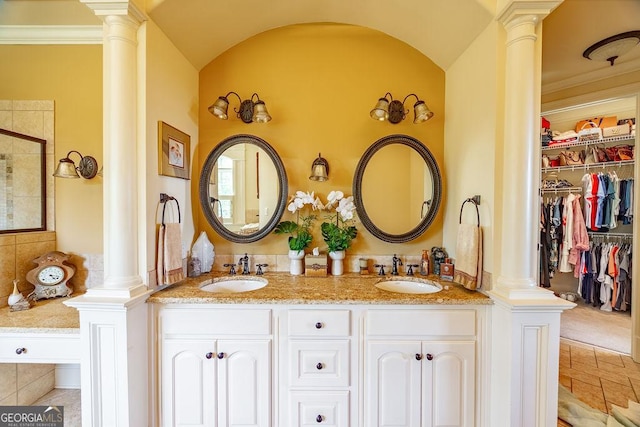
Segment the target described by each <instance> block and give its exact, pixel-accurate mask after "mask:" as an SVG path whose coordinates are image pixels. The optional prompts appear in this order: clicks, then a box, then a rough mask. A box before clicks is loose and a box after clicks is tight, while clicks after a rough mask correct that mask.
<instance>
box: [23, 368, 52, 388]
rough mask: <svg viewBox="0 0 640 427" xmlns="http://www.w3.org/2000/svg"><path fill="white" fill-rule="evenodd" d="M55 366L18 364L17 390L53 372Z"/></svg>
mask: <svg viewBox="0 0 640 427" xmlns="http://www.w3.org/2000/svg"><path fill="white" fill-rule="evenodd" d="M54 369H55V365H52V364H44V363H18V388H19V389H20V388H22V387H24V386H26V385H28V384H31V383H32V382H34V381H37V380H38V379H40V378H42V377H43V376H45V375H47V374H48V373H50V372H53V370H54Z"/></svg>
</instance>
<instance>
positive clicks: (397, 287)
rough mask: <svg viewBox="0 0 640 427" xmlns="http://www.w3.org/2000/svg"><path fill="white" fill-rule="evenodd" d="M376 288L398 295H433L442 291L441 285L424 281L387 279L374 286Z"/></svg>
mask: <svg viewBox="0 0 640 427" xmlns="http://www.w3.org/2000/svg"><path fill="white" fill-rule="evenodd" d="M375 286H376V288H378V289H382V290H384V291H389V292H396V293H400V294H433V293H436V292H440V291H441V290H442V285H440V284H439V283H436V282H433V281H431V280H426V279H417V278H416V279H388V280H381V281H380V282H378V283H376V284H375Z"/></svg>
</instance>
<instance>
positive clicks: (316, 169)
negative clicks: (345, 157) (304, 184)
mask: <svg viewBox="0 0 640 427" xmlns="http://www.w3.org/2000/svg"><path fill="white" fill-rule="evenodd" d="M309 179H310V180H311V181H326V180H328V179H329V162H327V160H326V159H325V158H324V157H322V156H321V155H320V153H318V158H317V159H315V160H314V161H313V164H312V165H311V176H310V177H309Z"/></svg>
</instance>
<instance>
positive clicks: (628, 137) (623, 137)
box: [541, 135, 636, 151]
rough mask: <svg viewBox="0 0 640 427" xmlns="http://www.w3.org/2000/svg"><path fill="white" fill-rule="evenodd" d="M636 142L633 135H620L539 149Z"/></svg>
mask: <svg viewBox="0 0 640 427" xmlns="http://www.w3.org/2000/svg"><path fill="white" fill-rule="evenodd" d="M635 140H636V136H635V135H621V136H612V137H610V138H603V139H596V140H591V141H576V142H569V143H565V144H551V145H548V146H546V147H545V146H543V147H542V148H541V149H542V151H547V150H562V149H565V148H571V147H587V146H589V145H598V144H606V143H611V142H614V143H617V142H635Z"/></svg>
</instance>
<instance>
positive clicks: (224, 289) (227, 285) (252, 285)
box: [200, 277, 269, 294]
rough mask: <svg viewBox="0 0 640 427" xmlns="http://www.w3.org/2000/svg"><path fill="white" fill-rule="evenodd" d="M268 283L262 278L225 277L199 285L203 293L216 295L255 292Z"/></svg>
mask: <svg viewBox="0 0 640 427" xmlns="http://www.w3.org/2000/svg"><path fill="white" fill-rule="evenodd" d="M267 283H269V281H268V280H267V279H263V278H262V277H237V278H235V277H226V278H218V279H213V281H212V282H211V283H207V284H204V285H200V289H202V290H203V291H205V292H217V293H226V294H231V293H238V292H248V291H255V290H256V289H261V288H264V287H265V286H267Z"/></svg>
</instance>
